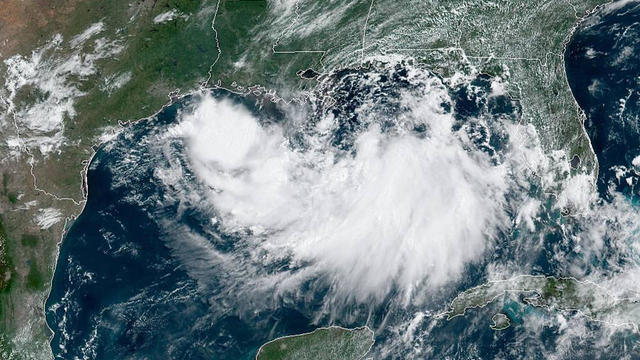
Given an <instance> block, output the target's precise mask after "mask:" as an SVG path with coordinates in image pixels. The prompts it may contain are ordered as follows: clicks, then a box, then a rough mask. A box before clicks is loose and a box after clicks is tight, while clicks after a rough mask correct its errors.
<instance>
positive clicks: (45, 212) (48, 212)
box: [35, 208, 62, 230]
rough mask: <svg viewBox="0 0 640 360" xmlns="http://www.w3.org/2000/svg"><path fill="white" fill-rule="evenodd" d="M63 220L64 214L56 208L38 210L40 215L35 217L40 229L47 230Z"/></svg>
mask: <svg viewBox="0 0 640 360" xmlns="http://www.w3.org/2000/svg"><path fill="white" fill-rule="evenodd" d="M61 220H62V213H61V212H60V210H58V209H55V208H45V209H40V210H38V213H37V214H36V215H35V221H36V224H38V226H40V229H42V230H45V229H48V228H50V227H52V226H53V225H55V224H57V223H58V222H60V221H61Z"/></svg>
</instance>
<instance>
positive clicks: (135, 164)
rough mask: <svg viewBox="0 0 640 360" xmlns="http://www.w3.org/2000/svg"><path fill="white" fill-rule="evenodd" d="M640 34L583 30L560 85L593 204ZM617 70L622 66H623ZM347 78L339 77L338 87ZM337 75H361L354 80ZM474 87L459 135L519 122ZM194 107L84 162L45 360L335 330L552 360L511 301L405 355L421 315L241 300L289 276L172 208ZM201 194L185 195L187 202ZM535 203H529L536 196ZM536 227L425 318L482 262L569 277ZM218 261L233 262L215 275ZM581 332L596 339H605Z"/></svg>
mask: <svg viewBox="0 0 640 360" xmlns="http://www.w3.org/2000/svg"><path fill="white" fill-rule="evenodd" d="M639 20H640V5H635V4H631V5H628V6H626V7H623V8H622V9H619V10H617V11H616V12H613V13H611V14H607V15H603V16H602V17H601V18H598V17H597V16H594V17H593V19H592V21H591V23H588V24H590V25H583V26H581V27H580V28H579V29H578V31H577V32H576V33H575V35H574V36H573V38H572V40H571V41H570V43H569V44H568V47H567V52H566V66H567V74H568V78H569V82H570V84H571V89H572V91H573V93H574V94H575V97H576V99H577V101H578V103H579V104H580V106H581V107H582V108H583V109H584V111H585V113H586V114H587V121H586V128H587V131H588V134H589V136H590V138H591V139H592V143H593V147H594V149H595V151H596V154H597V156H598V159H599V162H600V176H599V180H598V186H599V189H600V191H601V194H602V196H603V197H606V196H607V186H608V185H607V184H609V182H610V180H612V179H616V176H615V175H616V169H617V168H616V166H625V167H626V169H627V170H625V171H632V168H633V164H632V161H633V159H634V158H635V157H636V156H638V155H640V147H639V145H640V138H639V137H638V135H640V134H639V133H638V131H639V130H638V126H639V124H638V121H639V118H638V117H639V116H640V108H639V107H640V93H639V92H638V91H639V90H640V86H639V85H638V84H639V81H640V80H639V76H640V61H638V59H637V55H636V54H638V53H639V52H638V51H640V34H639V33H638V32H640V24H639V23H638V22H637V21H639ZM590 49H592V50H593V51H591V50H590ZM628 53H629V54H630V55H625V54H628ZM625 56H626V57H625ZM621 58H624V59H625V60H624V61H620V62H618V60H617V59H621ZM347 72H349V71H347ZM402 73H403V70H402V69H400V70H398V71H397V74H399V78H398V79H394V78H384V79H382V80H380V81H381V84H380V88H382V89H383V90H384V93H386V94H391V95H390V99H392V97H393V94H394V93H395V92H400V90H403V89H406V88H407V87H409V86H410V85H409V84H405V83H403V82H402ZM344 75H345V74H336V76H337V77H338V78H340V77H341V76H344ZM346 75H350V76H353V75H360V74H358V71H357V70H353V71H352V72H351V73H349V74H346ZM349 78H350V77H348V76H344V79H349ZM594 84H595V85H594ZM343 85H344V89H346V90H345V95H344V96H343V97H341V98H340V99H341V101H339V102H338V104H336V105H335V108H334V110H333V111H334V115H335V116H336V117H338V118H341V119H342V117H344V119H345V120H344V121H343V122H342V123H341V127H340V129H339V131H337V132H336V134H335V136H334V140H335V141H334V146H336V147H337V148H340V149H343V150H345V151H348V150H349V149H350V145H351V144H352V140H353V138H354V137H355V136H354V132H356V131H358V129H359V128H360V127H361V126H362V122H363V120H362V119H359V118H358V116H357V115H353V114H352V112H353V109H354V108H355V106H356V105H354V104H358V101H359V100H358V99H359V96H364V95H362V94H363V93H367V91H368V90H369V89H357V87H356V89H355V90H353V88H354V86H353V84H349V83H343ZM473 86H474V87H475V88H476V90H477V89H480V90H479V91H475V92H472V91H470V90H469V89H468V88H464V87H462V88H456V89H451V90H450V93H451V96H452V98H453V99H454V100H455V104H454V105H453V107H452V109H450V111H452V112H453V113H454V114H455V117H456V120H457V121H458V122H460V124H463V123H465V122H467V121H471V120H470V119H472V118H474V117H477V116H480V115H482V116H488V117H492V116H493V117H505V116H506V117H512V118H513V119H517V118H518V117H519V116H520V108H519V104H518V103H517V102H515V101H511V100H510V99H508V98H506V97H493V98H491V99H490V100H486V99H484V98H482V99H479V98H477V97H478V96H480V97H482V96H483V94H485V95H486V92H488V91H489V88H490V79H488V78H484V77H482V76H481V77H479V78H478V79H476V80H475V81H474V83H473ZM344 89H343V90H344ZM349 91H352V92H349ZM338 93H339V91H338ZM213 94H214V96H216V97H227V98H230V99H232V101H235V102H239V103H243V104H244V105H245V106H247V107H248V108H249V109H251V111H252V112H254V114H256V116H260V117H261V118H262V119H263V121H265V122H278V121H282V114H281V113H279V111H278V109H277V108H275V107H273V105H267V104H265V103H261V106H259V105H257V103H256V99H253V98H252V99H249V98H242V97H240V96H236V95H231V94H228V93H225V92H223V91H215V92H214V93H213ZM478 94H480V95H478ZM195 97H196V98H197V95H196V96H195ZM483 99H484V100H483ZM623 99H624V107H622V106H621V100H623ZM195 100H196V99H195V98H194V97H187V98H183V99H181V100H179V101H178V102H176V103H175V104H173V105H171V106H169V107H167V108H165V109H164V110H163V111H162V112H161V113H160V114H159V115H158V116H156V117H154V118H152V119H149V120H145V121H141V122H139V123H137V124H135V125H132V126H131V127H129V128H127V129H125V130H124V131H123V133H121V134H120V135H119V136H118V138H117V139H115V140H113V141H111V142H109V143H107V144H105V145H103V146H102V147H101V148H100V149H99V150H98V152H97V154H96V155H95V157H94V159H93V161H92V163H91V165H90V168H89V172H88V183H89V196H88V202H87V204H86V207H85V209H84V212H83V213H82V215H81V216H80V217H79V218H78V220H77V221H76V222H75V223H74V224H73V226H72V228H71V229H70V231H69V232H68V234H67V235H66V237H65V239H64V241H63V243H62V245H61V248H60V256H59V260H58V264H57V268H56V271H55V275H54V279H53V285H52V290H51V294H50V296H49V298H48V300H47V304H46V309H47V322H48V324H49V326H50V327H51V328H52V329H53V331H54V334H55V336H54V338H53V340H52V342H51V346H52V350H53V353H54V355H55V357H56V358H59V359H71V358H76V357H77V358H83V357H84V358H90V359H118V360H119V359H253V358H254V357H255V353H256V351H257V349H258V347H259V346H260V345H262V344H263V343H265V342H266V341H268V340H271V339H273V338H275V337H278V336H282V335H289V334H296V333H301V332H307V331H310V330H312V329H314V328H316V327H318V326H324V325H330V324H337V325H341V326H347V327H350V326H361V325H364V324H367V325H369V326H371V327H372V328H373V329H374V330H375V331H376V341H377V343H376V345H375V347H374V349H373V351H374V354H375V355H376V356H379V357H381V358H404V357H407V355H404V354H415V351H414V350H415V349H413V347H419V346H424V347H431V348H432V349H435V350H433V352H432V354H436V356H437V357H438V358H444V357H446V356H451V357H455V358H472V357H474V356H475V357H480V358H496V357H506V358H518V357H523V356H531V355H532V354H534V355H537V356H539V357H542V356H543V354H545V351H546V349H547V347H550V346H552V345H551V344H553V343H554V341H555V338H556V336H557V333H558V326H553V325H551V326H548V327H545V328H544V330H543V331H542V332H541V333H539V334H538V336H537V337H532V336H531V333H530V332H526V331H525V330H523V329H522V328H521V327H520V326H519V324H522V323H523V322H524V321H527V319H531V318H540V319H549V318H551V317H553V316H554V315H550V314H548V313H546V312H543V311H541V310H539V309H535V308H532V307H529V306H526V305H523V303H522V301H520V300H521V299H517V298H515V299H507V300H506V301H504V304H502V305H500V306H502V307H501V308H496V307H495V306H490V307H487V308H485V309H481V310H477V311H474V312H473V313H470V314H467V316H465V317H458V318H455V319H453V320H452V321H440V322H437V323H436V324H435V325H434V326H432V327H429V328H426V326H425V329H422V331H423V333H424V334H425V336H424V337H418V338H416V339H415V341H414V342H413V345H411V346H408V347H407V346H406V345H403V346H405V347H404V348H403V347H402V346H398V345H395V343H394V341H395V340H394V339H395V338H396V337H398V334H397V333H395V332H394V331H395V330H394V329H393V325H395V324H400V323H403V322H405V321H406V320H407V319H410V318H411V317H412V316H414V313H415V312H417V311H420V310H425V309H417V308H411V307H410V306H409V307H408V308H405V307H400V306H397V301H395V300H394V299H393V298H390V299H388V300H387V301H385V302H383V303H382V304H380V305H377V306H375V307H373V308H367V307H366V306H363V305H357V304H354V305H353V306H352V307H349V308H346V309H343V313H342V314H341V315H342V316H340V317H337V318H332V317H327V316H324V315H323V316H318V314H319V309H320V308H321V307H322V304H323V301H325V300H326V299H324V296H325V294H326V288H327V285H326V284H324V283H323V282H322V280H321V279H320V280H310V281H309V282H308V283H305V284H304V286H303V288H302V289H300V290H299V291H298V292H296V293H295V294H289V295H287V294H285V295H283V296H279V297H277V296H273V294H271V293H269V291H268V290H262V289H255V292H246V289H244V290H237V289H243V287H242V286H241V285H242V284H238V282H242V281H246V280H247V279H250V278H251V277H252V276H254V275H264V274H276V273H277V272H278V269H279V268H280V267H281V266H283V265H284V264H272V265H271V266H269V267H267V268H259V267H258V266H257V265H255V264H252V263H251V261H250V260H248V259H249V255H248V253H249V252H250V249H248V248H247V243H246V242H244V241H243V239H242V238H240V237H234V236H230V235H228V234H225V233H223V232H221V231H220V229H219V228H218V227H217V225H216V224H215V223H213V224H212V222H211V218H210V216H209V214H208V213H207V211H205V210H203V209H206V206H207V205H204V204H202V203H201V200H200V199H199V198H198V197H195V196H194V197H188V198H187V200H185V199H184V198H180V197H179V196H178V195H180V194H181V193H180V192H179V189H182V188H184V187H187V188H191V187H189V186H190V185H189V184H197V183H198V180H197V178H196V177H195V175H194V174H193V173H191V172H190V170H189V165H188V163H187V160H186V159H185V157H184V156H182V155H181V154H183V152H184V151H183V150H184V149H183V145H182V144H181V143H180V142H179V141H175V140H167V139H166V136H165V135H166V132H167V129H168V128H169V127H170V126H171V125H172V124H174V123H175V122H176V119H177V118H178V117H179V113H180V111H184V110H185V109H188V108H189V107H190V106H192V104H193V102H194V101H195ZM380 106H384V107H389V108H390V109H391V110H389V111H397V106H396V105H395V104H393V101H389V100H384V101H383V102H381V105H380ZM344 114H348V115H344ZM382 125H383V128H384V124H382ZM471 128H473V127H471ZM415 131H416V133H420V132H424V131H426V130H425V129H422V128H416V129H415ZM484 131H485V130H484V129H482V130H478V133H477V134H475V135H477V136H478V138H479V140H478V141H479V142H480V143H487V144H491V147H490V148H487V149H485V150H486V151H487V152H488V153H490V152H492V151H500V149H501V143H502V140H503V139H501V138H500V137H499V136H492V135H491V134H488V133H486V132H484ZM293 138H294V139H295V136H293ZM479 146H480V145H479ZM485 150H483V151H485ZM490 155H493V154H490ZM168 168H179V169H181V170H180V172H179V173H178V175H179V176H177V177H176V178H175V182H174V183H170V184H167V183H166V181H164V182H163V181H162V180H161V178H164V179H166V178H167V177H166V176H164V177H161V176H158V174H159V173H160V172H163V171H166V169H168ZM638 169H640V162H639V163H638ZM618 173H619V169H618ZM634 181H635V180H634ZM615 183H616V184H618V185H617V186H618V190H620V191H623V192H626V193H629V194H634V191H637V190H634V186H635V183H633V184H631V185H629V184H628V183H627V182H626V181H625V180H623V181H618V180H615ZM185 184H186V185H185ZM200 190H201V189H200ZM200 190H199V188H198V187H197V186H196V187H194V190H193V191H194V192H198V191H200ZM532 191H533V192H535V191H538V190H537V189H536V187H535V186H533V187H532ZM540 216H541V218H542V222H543V223H544V224H546V225H545V226H543V227H541V228H540V231H541V232H544V234H543V235H542V236H540V237H539V238H538V235H537V234H534V235H532V239H529V238H526V237H527V236H528V235H526V234H520V233H519V232H518V231H515V232H513V233H508V234H506V233H505V234H503V236H502V238H501V240H499V242H498V244H496V248H495V249H494V250H493V253H492V256H491V259H487V262H481V263H479V264H474V265H472V266H470V267H469V269H467V273H466V275H465V277H464V279H462V280H461V281H460V282H459V283H458V284H456V285H455V286H456V288H454V289H452V288H448V289H446V290H444V291H443V293H442V294H438V295H434V299H433V302H432V304H431V305H433V307H432V308H431V309H426V310H428V311H429V310H430V311H438V310H441V309H442V305H443V304H445V303H446V302H447V301H449V300H451V298H452V297H453V296H455V294H456V293H457V292H458V291H460V290H464V289H466V288H469V287H471V286H475V285H478V284H481V283H483V282H484V281H485V279H486V275H487V269H486V265H487V263H488V262H489V261H492V262H494V263H495V262H500V261H502V260H504V261H505V262H506V261H516V262H519V263H522V264H525V265H526V267H527V268H529V269H532V271H534V272H535V273H542V274H558V273H561V274H566V272H567V271H568V270H567V269H566V268H564V266H565V264H563V263H562V262H560V261H558V260H557V259H556V258H555V257H554V256H553V253H554V252H563V251H566V252H567V254H568V255H567V256H571V254H570V250H568V249H564V248H562V247H561V246H559V245H557V244H558V243H559V240H560V239H561V238H562V236H563V235H562V230H561V227H560V225H559V223H560V222H561V220H559V214H558V213H557V212H554V211H551V210H549V211H548V212H546V213H544V214H541V215H540ZM534 237H535V238H534ZM528 241H530V242H528ZM529 243H531V244H533V243H536V244H537V243H541V244H542V245H541V247H540V250H539V251H538V252H537V253H535V254H534V255H533V256H531V254H530V253H528V252H527V253H524V252H523V251H522V248H521V247H520V246H524V245H522V244H529ZM210 249H214V250H215V254H212V251H210ZM220 254H222V255H220ZM220 256H223V257H229V258H231V259H233V261H231V262H230V263H229V262H225V261H222V260H220V258H219V257H220ZM245 260H246V261H245ZM245 262H246V264H245ZM497 311H501V312H503V313H505V314H506V315H507V316H509V318H510V319H511V323H512V326H511V327H510V328H509V329H507V330H505V331H501V332H494V331H493V330H491V329H490V328H489V325H490V321H489V319H491V316H492V315H493V314H495V313H496V312H497ZM587 326H588V327H589V328H592V329H593V330H594V331H595V330H597V329H598V328H599V327H600V326H599V325H598V324H588V325H587ZM383 327H384V330H383ZM420 331H421V330H418V333H420ZM597 340H598V339H587V340H584V341H581V342H576V343H572V344H571V345H570V346H571V347H572V348H573V349H574V351H573V354H574V355H575V356H576V358H591V357H592V356H591V355H593V351H598V350H594V349H595V348H596V345H595V343H596V342H597ZM626 341H628V339H627V338H626V337H625V335H621V336H619V337H614V338H613V339H612V343H611V348H612V349H614V350H615V351H613V350H612V351H610V352H608V353H603V354H601V355H600V356H598V357H599V358H620V353H619V352H618V350H616V349H621V347H623V346H624V344H625V342H626ZM525 348H527V351H525V350H524V349H525ZM385 349H387V350H385ZM389 349H391V350H389ZM389 351H392V352H389ZM413 356H415V355H413ZM418 358H419V357H418Z"/></svg>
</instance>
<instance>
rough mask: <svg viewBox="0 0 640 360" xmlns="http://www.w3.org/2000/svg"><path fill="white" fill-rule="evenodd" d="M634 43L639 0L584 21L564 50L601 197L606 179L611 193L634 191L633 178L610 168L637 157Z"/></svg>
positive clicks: (639, 32)
mask: <svg viewBox="0 0 640 360" xmlns="http://www.w3.org/2000/svg"><path fill="white" fill-rule="evenodd" d="M639 42H640V4H638V3H635V2H631V3H629V4H628V5H626V6H623V7H622V8H621V9H618V10H616V11H613V12H604V13H603V12H599V13H597V14H596V15H594V16H593V17H592V19H590V20H588V21H586V22H585V23H584V24H583V25H582V26H581V27H580V28H579V31H577V32H576V33H575V35H574V36H573V38H572V40H571V43H570V44H569V46H568V47H567V51H566V53H565V62H566V70H567V77H568V80H569V84H570V86H571V90H572V92H573V94H574V97H575V98H576V100H577V102H578V104H579V105H580V107H581V108H582V109H583V110H584V112H585V114H586V120H585V128H586V130H587V133H588V134H589V138H590V139H591V144H592V146H593V149H594V151H595V152H596V154H597V156H598V162H599V167H600V172H599V177H598V189H599V190H600V193H601V195H602V196H605V197H607V196H608V195H607V193H608V191H609V185H610V183H611V182H614V183H615V184H616V186H615V187H614V188H613V190H615V191H622V192H625V193H628V194H629V195H631V194H633V195H637V194H638V193H637V189H635V187H636V185H637V179H632V181H633V182H632V184H629V183H627V181H626V177H627V176H622V177H621V178H620V179H617V178H616V172H617V171H619V170H620V169H619V168H618V167H619V166H624V167H626V168H628V169H634V166H633V164H632V162H633V159H634V158H635V157H636V156H638V155H640V128H639V127H638V124H639V121H640V119H639V118H638V117H639V116H640V92H639V90H640V78H638V76H639V75H640V62H639V61H638V51H640V44H639ZM639 165H640V164H639ZM635 168H636V170H640V167H635ZM630 175H634V174H633V173H631V174H630Z"/></svg>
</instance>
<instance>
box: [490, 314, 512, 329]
mask: <svg viewBox="0 0 640 360" xmlns="http://www.w3.org/2000/svg"><path fill="white" fill-rule="evenodd" d="M491 321H493V324H492V325H491V326H490V327H491V330H495V331H501V330H505V329H507V328H509V326H511V321H510V320H509V317H508V316H507V315H505V314H500V313H498V314H495V315H493V317H492V318H491Z"/></svg>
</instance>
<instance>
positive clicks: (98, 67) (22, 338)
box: [0, 0, 607, 359]
mask: <svg viewBox="0 0 640 360" xmlns="http://www.w3.org/2000/svg"><path fill="white" fill-rule="evenodd" d="M605 2H607V0H565V1H555V0H494V1H488V0H434V1H429V2H425V1H420V0H408V1H406V2H404V3H402V4H400V3H398V2H396V1H390V0H387V1H377V0H376V1H369V0H366V1H365V0H361V1H349V2H347V1H343V2H341V1H326V2H325V1H320V2H319V1H312V0H300V1H291V2H270V1H260V0H220V1H218V0H146V1H142V0H135V1H124V0H113V1H87V0H52V1H42V0H6V1H5V2H4V3H3V7H1V8H0V23H1V24H3V25H2V27H0V40H2V41H3V44H5V45H6V46H5V47H4V48H3V50H2V51H0V79H6V78H7V76H6V74H7V72H8V70H9V65H8V63H7V62H6V61H7V60H8V59H11V58H15V57H16V56H21V57H22V59H24V60H29V61H30V60H31V59H32V54H39V59H40V60H39V62H38V64H37V66H36V71H37V72H38V74H39V75H38V76H37V77H36V80H37V79H38V78H40V77H44V76H52V79H53V80H55V81H54V83H56V84H58V85H60V86H62V85H64V87H65V88H66V89H72V90H73V91H71V93H70V94H69V95H68V97H63V98H62V99H58V100H59V101H58V100H56V96H62V95H60V92H56V91H54V90H52V89H50V88H48V87H47V86H44V85H43V84H39V83H38V82H37V81H34V82H33V83H27V84H24V85H23V86H19V88H18V89H15V90H16V91H15V92H13V93H12V92H11V91H10V89H8V88H7V87H6V84H0V85H1V86H0V168H1V169H2V187H1V189H0V190H1V191H0V192H1V193H0V311H1V312H2V315H3V316H2V321H1V322H0V334H1V336H0V349H1V351H0V355H1V357H2V358H3V359H5V358H6V359H44V358H50V357H51V354H50V349H49V348H48V336H49V335H50V333H49V332H48V330H47V328H46V324H45V322H44V300H45V297H46V294H47V292H48V289H49V286H50V281H51V275H52V274H53V267H54V261H55V259H56V251H57V242H59V241H60V240H61V238H62V235H63V233H64V231H65V229H67V228H68V226H70V224H71V222H72V221H73V218H74V217H75V216H77V215H78V214H79V213H80V212H81V210H82V208H83V204H84V198H85V196H86V191H87V189H86V184H83V175H84V171H85V167H86V161H88V159H90V157H91V155H92V154H93V152H94V150H95V146H96V145H97V144H98V143H99V142H101V141H102V140H101V136H102V135H104V134H107V133H110V132H113V131H117V129H118V128H119V122H120V121H130V120H136V119H139V118H143V117H146V116H150V115H152V114H153V113H155V112H156V111H158V110H159V109H160V108H161V107H162V106H163V105H164V104H166V103H167V102H168V101H169V97H168V96H169V95H170V94H173V95H179V94H185V93H188V92H190V91H192V90H194V89H198V88H199V87H201V86H202V85H206V86H207V87H215V86H219V87H222V88H227V89H230V90H232V91H236V92H249V91H253V92H258V93H262V94H270V96H273V97H275V98H284V99H287V100H290V99H291V98H294V97H297V96H299V95H300V94H301V92H306V91H312V90H313V89H314V88H315V87H316V86H317V84H318V80H316V79H313V80H305V79H302V78H301V77H299V76H298V75H296V73H297V72H298V71H300V70H305V69H308V68H311V69H313V70H315V71H317V72H320V73H326V72H330V71H332V70H335V69H339V68H341V67H345V66H358V65H360V64H362V63H363V62H367V63H369V62H375V61H389V60H390V59H392V58H393V57H396V56H401V57H407V56H408V57H413V58H414V59H415V60H416V63H417V64H418V65H419V66H424V67H427V68H429V69H431V70H432V71H434V72H436V73H437V74H439V75H440V76H442V77H443V78H445V80H446V81H450V82H455V81H456V80H455V79H456V77H455V75H462V76H471V75H473V74H477V73H488V74H490V75H492V76H494V77H496V79H497V78H500V79H502V81H503V82H504V83H505V84H506V85H505V86H506V91H507V93H508V94H509V95H511V96H512V97H514V98H517V99H519V100H520V102H521V104H522V108H523V121H524V122H528V123H531V124H534V125H535V126H536V128H537V130H538V132H539V133H540V134H541V137H542V141H543V144H544V145H545V146H546V148H547V149H564V150H566V151H567V152H568V153H569V159H571V157H572V156H573V155H578V156H580V158H581V159H582V160H583V161H582V170H583V171H592V170H593V169H594V167H595V165H594V164H595V159H594V158H593V154H592V153H591V150H590V147H589V143H588V139H587V138H586V135H585V134H584V131H583V129H582V125H581V117H580V115H579V109H578V107H577V105H576V104H575V102H574V100H573V97H572V95H571V93H570V90H569V87H568V85H567V83H566V76H565V73H564V64H563V50H564V43H565V41H566V40H567V39H568V36H569V35H570V33H571V29H572V28H573V27H574V26H575V25H576V24H577V23H578V21H579V18H581V17H583V16H585V15H586V14H587V13H588V12H589V11H592V10H593V9H594V8H595V7H596V6H597V5H600V4H603V3H605ZM170 10H173V11H175V12H176V14H178V16H175V17H173V18H172V19H170V20H168V21H164V22H156V21H155V19H156V17H157V16H159V15H161V14H164V13H167V12H168V11H170ZM98 23H102V30H100V31H98V32H97V33H94V34H93V35H90V36H88V37H87V39H85V40H84V41H79V40H78V41H74V38H75V39H78V36H79V35H80V34H83V32H85V31H87V29H89V28H91V27H92V26H93V25H96V24H98ZM55 34H59V35H60V37H61V40H60V42H59V43H57V45H55V46H52V45H51V44H52V43H53V42H54V37H55ZM74 59H76V60H77V59H81V60H83V61H84V62H82V64H84V65H82V66H83V68H82V71H79V70H77V69H76V70H73V71H71V70H69V68H65V67H64V66H65V64H69V63H70V61H73V60H74ZM89 63H90V66H89V65H88V64H89ZM2 81H4V80H0V83H2ZM61 84H62V85H61ZM45 85H46V84H45ZM67 99H71V100H72V102H71V103H72V105H71V107H72V109H73V111H72V112H71V113H66V114H65V115H64V121H63V124H62V126H59V127H58V128H57V129H56V130H52V131H45V132H42V131H39V130H37V129H35V128H33V127H30V125H29V124H27V123H26V122H25V120H24V118H23V117H24V116H26V115H25V113H26V112H27V111H28V110H29V109H33V108H34V106H35V105H38V104H53V105H56V106H57V105H59V104H60V103H64V101H65V100H67ZM54 100H55V101H54ZM53 105H52V106H53ZM45 118H46V116H45ZM57 135H61V136H63V138H64V139H63V140H60V145H59V147H58V148H56V150H55V151H51V152H48V153H47V151H46V150H41V149H43V148H41V146H40V144H41V143H42V142H43V141H54V142H55V141H57V140H55V139H56V136H57ZM10 143H13V144H14V145H10ZM15 143H18V144H19V145H18V146H16V145H15ZM45 208H54V209H57V210H58V211H60V213H61V214H62V216H61V220H60V221H58V222H57V223H55V224H54V225H52V226H50V227H47V228H43V227H42V226H40V225H39V224H38V222H37V221H36V220H35V219H36V218H37V216H38V214H39V213H38V211H39V210H40V209H45ZM67 219H68V220H69V222H67Z"/></svg>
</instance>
